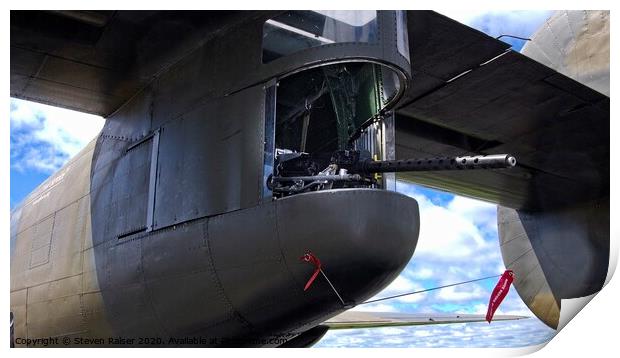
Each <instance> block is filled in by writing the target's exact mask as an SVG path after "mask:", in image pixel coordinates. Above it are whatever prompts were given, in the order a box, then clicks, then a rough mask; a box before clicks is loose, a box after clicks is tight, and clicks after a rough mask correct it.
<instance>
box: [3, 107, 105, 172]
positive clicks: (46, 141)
mask: <svg viewBox="0 0 620 358" xmlns="http://www.w3.org/2000/svg"><path fill="white" fill-rule="evenodd" d="M103 123H104V120H103V118H101V117H98V116H94V115H90V114H85V113H80V112H75V111H71V110H67V109H62V108H57V107H52V106H47V105H43V104H38V103H33V102H28V101H23V100H18V99H11V168H13V169H16V170H19V171H22V172H25V171H27V170H36V171H38V172H42V173H46V174H51V173H53V172H54V171H56V170H58V169H59V168H60V167H61V166H62V165H63V164H64V163H66V161H67V160H69V159H70V158H71V157H73V156H74V155H75V154H77V153H78V152H79V151H80V150H81V149H82V148H84V146H86V144H88V142H89V141H90V140H92V139H93V138H94V137H95V135H97V133H99V131H101V128H102V127H103Z"/></svg>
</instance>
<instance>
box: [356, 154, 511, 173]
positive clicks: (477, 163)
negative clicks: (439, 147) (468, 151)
mask: <svg viewBox="0 0 620 358" xmlns="http://www.w3.org/2000/svg"><path fill="white" fill-rule="evenodd" d="M516 164H517V160H516V159H515V157H513V156H512V155H509V154H493V155H476V156H464V157H439V158H425V159H401V160H378V161H373V160H365V161H361V162H358V163H357V165H356V166H355V169H354V171H355V172H357V173H395V172H418V171H438V170H469V169H503V168H512V167H514V166H515V165H516Z"/></svg>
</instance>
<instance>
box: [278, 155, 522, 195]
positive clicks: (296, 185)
mask: <svg viewBox="0 0 620 358" xmlns="http://www.w3.org/2000/svg"><path fill="white" fill-rule="evenodd" d="M321 157H322V156H321V155H317V157H316V158H313V156H311V155H310V154H308V153H290V152H289V153H281V154H280V155H278V157H277V158H276V166H275V171H274V175H270V176H269V178H268V179H267V186H268V187H269V188H270V189H271V190H272V191H273V193H274V195H275V196H277V197H282V196H287V195H293V194H297V193H302V192H307V191H311V190H324V189H332V188H360V187H375V186H377V185H378V181H377V178H378V174H380V173H398V172H420V171H440V170H478V169H509V168H512V167H514V166H515V165H516V164H517V160H516V159H515V157H513V156H511V155H509V154H493V155H476V156H460V157H437V158H420V159H417V158H411V159H401V160H373V159H372V158H371V156H370V152H368V151H365V150H361V151H360V150H340V151H336V152H334V153H333V154H332V155H331V158H330V159H329V165H328V166H327V167H326V168H325V169H323V170H322V171H319V170H318V168H321V165H320V163H321V161H324V159H323V158H321Z"/></svg>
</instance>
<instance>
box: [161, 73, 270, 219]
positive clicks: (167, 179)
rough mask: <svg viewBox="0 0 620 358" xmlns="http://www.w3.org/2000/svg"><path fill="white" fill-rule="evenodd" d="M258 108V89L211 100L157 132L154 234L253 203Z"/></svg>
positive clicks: (260, 121) (259, 141) (261, 96)
mask: <svg viewBox="0 0 620 358" xmlns="http://www.w3.org/2000/svg"><path fill="white" fill-rule="evenodd" d="M264 103H265V90H264V88H263V86H261V85H258V86H254V87H251V88H248V89H245V90H243V91H241V92H239V93H237V94H234V95H231V96H227V97H221V98H217V99H214V100H211V101H209V102H207V103H205V104H203V105H200V106H198V107H197V108H195V109H193V110H192V111H189V112H187V114H185V115H183V116H182V117H180V118H179V119H176V120H174V121H172V122H168V123H167V124H166V125H164V126H163V127H162V130H161V134H160V138H159V141H160V142H159V157H158V164H157V166H158V176H157V185H156V188H157V189H156V193H155V209H154V214H153V216H154V223H153V224H154V225H153V228H154V229H157V228H162V227H166V226H170V225H175V224H178V223H181V222H184V221H188V220H192V219H195V218H199V217H204V216H211V215H217V214H221V213H224V212H228V211H232V210H238V209H243V208H248V207H251V206H254V205H256V204H257V203H258V201H259V198H260V193H261V190H262V166H263V147H264V143H263V137H264V134H263V132H264ZM160 188H165V189H160Z"/></svg>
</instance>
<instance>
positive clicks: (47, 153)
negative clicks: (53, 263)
mask: <svg viewBox="0 0 620 358" xmlns="http://www.w3.org/2000/svg"><path fill="white" fill-rule="evenodd" d="M443 13H444V14H445V15H447V16H449V17H452V18H454V19H456V20H458V21H461V22H463V23H465V24H468V25H470V26H473V27H475V28H477V29H479V30H481V31H483V32H485V33H487V34H489V35H491V36H494V37H495V36H498V35H500V34H510V35H516V36H523V37H529V36H531V35H532V34H533V32H534V31H535V30H536V29H537V28H538V27H539V26H540V25H541V24H542V23H543V22H544V21H545V19H546V18H547V17H548V16H549V15H550V12H548V11H497V12H480V11H477V12H476V11H447V12H443ZM505 41H507V42H509V43H510V44H511V45H513V47H514V49H515V50H519V49H520V48H521V47H522V46H523V43H524V42H523V41H521V40H513V39H505ZM10 116H11V121H10V123H11V127H10V134H11V139H10V142H11V147H10V157H11V167H10V175H11V180H10V204H11V208H13V207H14V206H15V205H17V204H18V203H19V202H21V201H22V200H23V199H24V198H25V196H26V195H27V194H28V193H29V192H30V191H31V190H32V189H34V188H35V187H36V186H37V185H39V184H40V183H41V182H42V181H43V180H45V179H46V178H47V177H48V176H49V175H50V174H51V173H53V172H54V171H56V170H57V169H58V168H60V167H61V166H62V165H63V164H64V163H65V162H66V161H67V160H68V159H69V158H70V157H72V156H73V155H75V154H76V153H77V152H78V151H79V150H80V149H81V148H83V147H84V146H85V145H86V144H87V143H88V142H89V141H90V140H91V139H93V138H94V137H95V135H96V134H97V133H98V132H99V131H100V129H101V127H102V126H103V119H102V118H100V117H96V116H91V115H86V114H82V113H77V112H73V111H68V110H64V109H59V108H54V107H50V106H45V105H40V104H35V103H30V102H26V101H21V100H17V99H11V111H10ZM397 190H398V191H400V192H402V193H404V194H406V195H409V196H411V197H413V198H415V199H416V200H418V203H419V205H420V209H421V213H420V215H421V222H422V226H421V230H420V238H419V241H418V247H417V248H416V252H415V254H414V256H413V259H412V260H411V262H410V263H409V264H408V265H407V267H406V268H405V270H404V271H403V272H402V274H401V275H400V276H399V277H398V278H397V279H396V280H395V281H394V282H393V283H392V284H391V285H390V286H389V287H387V288H386V289H385V290H384V291H383V292H381V293H380V294H379V295H377V297H384V296H389V295H393V294H398V293H403V292H410V291H415V290H420V289H424V288H430V287H436V286H440V285H445V284H449V283H454V282H460V281H465V280H470V279H474V278H479V277H484V276H491V275H495V274H500V273H502V272H503V270H504V266H503V262H502V259H501V254H500V251H499V244H498V237H497V224H496V206H495V205H492V204H488V203H484V202H480V201H477V200H472V199H468V198H463V197H458V196H454V195H451V194H448V193H443V192H439V191H434V190H430V189H426V188H423V187H420V186H416V185H412V184H407V183H398V185H397ZM495 283H496V281H495V280H487V281H483V282H476V283H472V284H467V285H463V286H457V287H451V288H446V289H441V290H437V291H433V292H429V293H423V294H418V295H413V296H407V297H402V298H399V299H394V300H389V301H383V302H380V303H377V304H371V305H365V306H362V307H359V308H356V309H359V310H368V311H398V312H410V313H422V312H424V313H433V312H435V313H446V312H449V313H452V312H454V313H457V312H458V313H481V314H484V313H485V312H486V307H487V303H488V299H489V295H490V292H491V290H492V289H493V287H494V285H495ZM497 314H520V315H526V316H532V314H531V313H530V312H529V310H528V309H527V307H525V305H524V304H523V303H522V301H521V299H520V298H519V297H518V295H517V294H516V292H515V290H514V289H511V290H510V293H509V294H508V296H507V298H506V300H505V301H504V303H503V304H502V306H501V307H500V308H499V310H498V312H497ZM511 332H512V333H511ZM553 334H554V331H553V330H550V329H548V328H547V327H546V326H544V325H543V324H542V323H540V321H538V320H537V319H536V318H532V319H528V320H522V321H516V322H499V323H493V324H491V325H488V324H486V323H470V324H457V325H446V326H429V327H404V328H393V327H392V328H376V329H364V330H340V331H334V332H328V334H327V335H326V337H325V338H324V339H323V340H322V341H321V342H320V343H319V345H318V346H319V347H335V346H336V347H341V346H347V347H370V346H381V347H391V346H405V347H448V346H450V347H453V346H462V347H485V346H493V347H514V346H525V345H531V344H537V343H541V342H543V341H545V340H547V339H549V338H550V337H552V335H553Z"/></svg>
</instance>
